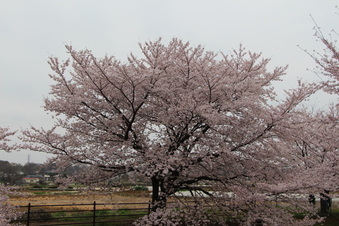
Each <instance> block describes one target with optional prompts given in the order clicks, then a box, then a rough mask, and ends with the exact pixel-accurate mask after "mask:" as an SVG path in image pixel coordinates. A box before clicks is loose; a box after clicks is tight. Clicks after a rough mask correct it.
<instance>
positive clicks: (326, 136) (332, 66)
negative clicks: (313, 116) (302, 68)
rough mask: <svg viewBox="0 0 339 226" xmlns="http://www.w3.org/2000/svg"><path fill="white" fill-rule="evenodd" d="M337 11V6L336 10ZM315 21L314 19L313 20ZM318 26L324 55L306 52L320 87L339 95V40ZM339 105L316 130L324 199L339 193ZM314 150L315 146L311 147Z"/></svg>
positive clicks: (318, 38) (316, 32) (325, 115)
mask: <svg viewBox="0 0 339 226" xmlns="http://www.w3.org/2000/svg"><path fill="white" fill-rule="evenodd" d="M337 9H338V7H337ZM312 19H313V18H312ZM313 22H314V24H315V27H314V30H315V37H316V38H317V40H318V41H320V42H321V43H323V44H324V47H325V48H324V50H323V52H319V51H313V52H312V53H310V52H308V51H307V50H305V52H306V53H308V54H309V55H310V56H311V57H312V58H313V59H314V60H315V62H316V63H317V67H316V68H315V69H314V72H315V73H316V74H317V75H318V76H319V78H321V80H322V81H321V84H322V85H323V90H324V91H325V92H327V93H329V94H332V95H339V89H338V85H339V50H338V47H337V44H336V43H337V40H336V39H337V37H338V33H337V32H336V31H335V30H332V31H331V34H330V35H329V36H328V37H326V36H325V35H324V34H323V32H322V30H321V28H320V27H319V26H318V24H317V23H316V21H315V20H314V19H313ZM338 110H339V109H338V103H332V104H330V106H329V111H327V112H326V113H324V114H322V115H321V117H319V119H320V120H321V123H320V125H319V124H318V126H317V130H319V131H320V132H321V133H322V135H321V136H318V138H319V137H321V138H320V139H315V140H316V141H317V144H318V145H317V146H318V147H319V149H318V150H319V151H320V155H319V157H320V160H321V163H320V164H319V165H321V166H322V172H323V174H322V176H321V177H320V178H322V179H323V180H322V182H321V183H320V184H323V189H324V190H323V191H322V193H323V194H324V193H325V198H326V197H328V196H329V195H328V194H326V193H328V192H329V191H337V190H338V188H339V187H338V184H339V181H338V176H337V170H338V166H337V165H338V163H337V162H338V146H339V145H338V140H337V137H336V134H337V132H338V129H339V128H338V120H339V115H338ZM312 146H313V147H315V145H314V143H313V145H312ZM321 201H322V205H321V212H326V211H327V208H326V207H328V206H326V205H327V203H328V198H327V200H326V199H322V200H321Z"/></svg>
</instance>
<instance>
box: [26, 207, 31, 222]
mask: <svg viewBox="0 0 339 226" xmlns="http://www.w3.org/2000/svg"><path fill="white" fill-rule="evenodd" d="M30 213H31V203H28V210H27V223H26V225H27V226H29V218H30V215H31V214H30Z"/></svg>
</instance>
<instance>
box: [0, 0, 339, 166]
mask: <svg viewBox="0 0 339 226" xmlns="http://www.w3.org/2000/svg"><path fill="white" fill-rule="evenodd" d="M338 3H339V2H338V1H334V0H322V1H320V0H232V1H231V0H208V1H207V0H205V1H202V0H167V1H165V0H121V1H115V0H95V1H94V0H91V1H90V0H58V1H57V0H55V1H52V0H50V1H47V0H30V1H27V0H0V127H10V128H11V129H12V130H20V129H24V128H27V127H29V126H30V125H34V126H37V127H40V126H42V127H45V128H49V127H50V126H51V125H52V124H53V123H52V119H51V118H50V116H48V115H47V114H46V113H45V112H44V110H43V109H42V107H41V106H42V105H43V101H42V100H43V97H44V96H47V95H48V92H49V85H50V84H51V79H50V78H49V76H48V74H49V73H51V70H50V68H49V66H48V64H47V60H48V57H49V56H51V55H53V56H59V57H61V58H62V59H66V58H67V55H66V54H65V52H66V51H65V48H64V45H65V44H72V45H73V46H74V47H75V48H76V49H83V48H88V49H91V50H92V51H93V52H94V53H95V54H96V55H97V57H101V56H104V55H105V54H108V55H115V56H116V57H117V58H120V59H121V60H125V59H126V56H127V55H128V54H129V53H130V52H133V53H140V52H139V49H138V42H144V41H148V40H155V39H157V38H158V37H160V36H161V37H163V40H164V41H165V42H167V41H169V40H170V39H172V38H173V37H177V38H180V39H183V40H184V41H190V42H191V43H192V44H194V45H196V44H202V45H203V46H204V47H205V49H206V50H213V51H223V52H224V53H229V52H230V51H231V50H232V48H237V47H238V46H239V44H240V43H242V44H243V45H244V46H245V47H246V48H247V49H249V50H251V51H255V52H263V56H264V57H267V58H272V61H271V66H272V67H273V66H278V65H286V64H289V69H288V71H287V72H288V74H287V76H286V78H285V80H284V82H283V83H282V84H281V85H280V87H279V88H286V89H288V88H289V87H290V86H293V84H294V82H295V81H296V79H297V78H302V79H304V80H310V81H312V80H314V79H317V77H316V76H315V75H314V74H313V73H312V72H311V71H307V68H309V69H312V68H314V67H315V64H314V62H313V61H312V59H310V57H309V56H308V55H307V54H305V53H304V52H303V51H302V50H301V49H300V48H298V47H297V45H300V46H301V47H303V48H304V49H308V50H313V49H315V50H318V51H321V50H322V48H323V46H322V45H321V44H320V43H319V42H316V39H315V37H314V36H313V34H314V30H313V27H314V23H313V21H312V19H311V17H310V14H312V16H313V18H314V19H315V20H316V21H317V23H318V24H319V26H320V27H321V28H322V30H323V32H324V34H326V35H327V34H329V33H330V31H331V30H332V29H336V28H337V27H338V22H339V15H338V14H336V13H337V12H338V11H339V10H336V8H335V6H336V5H338ZM337 30H338V29H337ZM320 98H321V97H320ZM324 101H326V100H322V99H319V98H318V100H317V102H319V103H320V104H321V103H323V102H324ZM28 153H29V152H28V151H21V152H14V153H11V154H7V153H4V152H3V151H0V160H8V161H10V162H19V163H25V162H27V159H28ZM45 158H46V157H45V155H43V154H41V153H30V160H31V162H39V163H40V162H43V161H44V160H45Z"/></svg>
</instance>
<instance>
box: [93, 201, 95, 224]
mask: <svg viewBox="0 0 339 226" xmlns="http://www.w3.org/2000/svg"><path fill="white" fill-rule="evenodd" d="M95 206H96V203H95V201H94V203H93V226H95Z"/></svg>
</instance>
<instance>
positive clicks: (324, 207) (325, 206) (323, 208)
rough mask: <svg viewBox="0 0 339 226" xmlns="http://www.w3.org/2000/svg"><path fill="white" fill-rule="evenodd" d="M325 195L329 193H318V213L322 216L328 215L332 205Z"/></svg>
mask: <svg viewBox="0 0 339 226" xmlns="http://www.w3.org/2000/svg"><path fill="white" fill-rule="evenodd" d="M327 194H329V192H328V191H326V190H325V192H324V193H320V212H321V213H323V214H326V213H328V211H329V210H330V208H331V204H332V200H331V198H330V197H329V196H328V195H327Z"/></svg>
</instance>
